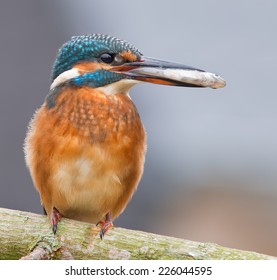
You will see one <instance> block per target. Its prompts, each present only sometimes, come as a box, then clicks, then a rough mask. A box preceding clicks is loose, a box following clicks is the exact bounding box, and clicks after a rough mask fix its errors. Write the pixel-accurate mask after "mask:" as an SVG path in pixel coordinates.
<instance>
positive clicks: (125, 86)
mask: <svg viewBox="0 0 277 280" xmlns="http://www.w3.org/2000/svg"><path fill="white" fill-rule="evenodd" d="M80 75H81V73H80V72H79V69H78V68H72V69H70V70H67V71H65V72H63V73H61V74H60V75H59V76H58V77H57V78H56V79H55V80H54V81H53V83H52V84H51V86H50V90H52V89H53V88H55V87H57V86H59V85H61V84H63V83H65V82H66V81H68V80H71V79H73V78H75V77H78V76H80ZM138 83H141V82H140V81H136V80H132V79H123V80H120V81H118V82H114V83H112V84H108V85H106V86H103V87H98V88H97V89H98V90H100V91H103V92H104V93H105V94H107V95H108V94H116V93H123V94H128V92H129V90H130V88H131V87H132V86H134V85H135V84H138Z"/></svg>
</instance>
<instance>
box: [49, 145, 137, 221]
mask: <svg viewBox="0 0 277 280" xmlns="http://www.w3.org/2000/svg"><path fill="white" fill-rule="evenodd" d="M93 150H94V153H95V154H97V156H95V157H91V156H89V155H83V154H79V155H75V156H73V157H72V158H70V159H68V158H67V159H60V161H59V162H58V163H57V165H56V166H57V167H56V168H55V171H54V172H53V175H52V181H53V187H54V188H55V192H54V194H53V195H52V203H53V205H55V207H56V208H57V209H59V211H60V212H61V213H63V215H64V216H66V217H68V218H73V219H77V220H82V221H87V222H97V221H98V220H99V219H101V218H103V216H104V215H105V214H107V213H108V212H113V211H114V209H115V208H116V207H117V205H118V203H119V200H120V199H121V198H122V196H123V195H124V191H126V189H127V188H128V187H130V188H135V187H136V186H126V183H125V180H124V179H123V180H120V177H124V175H125V174H127V173H128V169H130V168H132V166H133V163H132V162H129V163H128V165H127V166H118V165H117V164H115V161H114V160H113V159H111V158H110V161H107V160H106V158H107V157H109V156H108V155H107V154H106V153H105V151H101V149H99V148H97V149H96V147H94V149H93ZM96 150H98V151H96ZM101 154H102V155H101ZM111 162H113V164H111ZM111 165H113V166H111ZM55 194H57V195H55ZM61 197H62V199H61ZM122 206H123V205H122ZM118 214H119V213H114V216H117V215H118Z"/></svg>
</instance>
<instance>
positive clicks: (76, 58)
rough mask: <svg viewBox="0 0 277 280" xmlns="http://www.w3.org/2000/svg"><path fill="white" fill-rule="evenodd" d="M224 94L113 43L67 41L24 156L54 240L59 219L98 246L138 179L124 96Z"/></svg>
mask: <svg viewBox="0 0 277 280" xmlns="http://www.w3.org/2000/svg"><path fill="white" fill-rule="evenodd" d="M142 82H148V83H154V84H161V85H171V86H180V87H210V88H221V87H224V86H225V81H224V79H223V78H221V77H220V76H218V75H216V74H213V73H210V72H206V71H204V70H201V69H197V68H194V67H190V66H186V65H183V64H179V63H173V62H167V61H163V60H158V59H153V58H149V57H146V56H143V55H142V53H141V52H140V51H139V50H138V49H137V48H136V47H134V46H133V45H131V44H130V43H128V42H126V41H123V40H120V39H118V38H115V37H112V36H108V35H102V34H90V35H83V36H75V37H72V38H71V39H70V40H69V41H68V42H66V43H65V44H64V45H63V46H62V47H61V48H60V49H59V51H58V54H57V57H56V60H55V62H54V65H53V68H52V77H51V86H50V90H49V93H48V94H47V96H46V98H45V101H44V103H43V104H42V106H41V107H40V108H39V109H38V110H37V111H36V112H35V114H34V116H33V118H32V119H31V121H30V124H29V127H28V131H27V135H26V139H25V144H24V152H25V159H26V164H27V167H28V168H29V171H30V174H31V177H32V180H33V183H34V185H35V187H36V189H37V190H38V192H39V194H40V199H41V203H42V205H43V207H44V209H45V212H46V213H47V215H48V216H49V219H50V222H51V227H52V231H53V233H54V234H56V231H57V225H58V222H59V221H60V219H61V217H67V218H70V219H75V220H80V221H85V222H89V223H96V224H97V225H100V238H101V239H102V238H103V237H104V235H105V234H106V232H107V231H108V230H109V228H110V227H112V226H113V220H114V219H115V218H116V217H118V216H119V215H120V214H121V213H122V211H123V210H124V209H125V207H126V205H127V204H128V202H129V201H130V199H131V197H132V195H133V193H134V191H135V190H136V188H137V185H138V183H139V181H140V179H141V176H142V173H143V166H144V160H145V152H146V134H145V130H144V127H143V124H142V122H141V119H140V116H139V113H138V111H137V109H136V106H135V105H134V103H133V102H132V99H131V98H130V95H129V90H130V88H131V87H132V86H134V85H136V84H138V83H142Z"/></svg>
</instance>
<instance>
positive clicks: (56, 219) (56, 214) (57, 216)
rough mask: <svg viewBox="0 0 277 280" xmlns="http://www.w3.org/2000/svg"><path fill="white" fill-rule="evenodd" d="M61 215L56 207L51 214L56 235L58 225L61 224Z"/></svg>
mask: <svg viewBox="0 0 277 280" xmlns="http://www.w3.org/2000/svg"><path fill="white" fill-rule="evenodd" d="M61 217H62V215H61V213H60V212H59V210H58V209H57V208H56V207H53V209H52V212H51V214H50V218H51V225H52V230H53V233H54V234H56V232H57V225H58V223H59V221H60V220H61Z"/></svg>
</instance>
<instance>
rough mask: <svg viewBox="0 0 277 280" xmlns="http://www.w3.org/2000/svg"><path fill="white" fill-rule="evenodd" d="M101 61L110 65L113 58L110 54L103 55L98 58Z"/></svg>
mask: <svg viewBox="0 0 277 280" xmlns="http://www.w3.org/2000/svg"><path fill="white" fill-rule="evenodd" d="M100 59H101V61H103V62H104V63H108V64H110V63H112V62H113V60H114V56H113V55H112V54H109V53H103V54H101V56H100Z"/></svg>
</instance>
